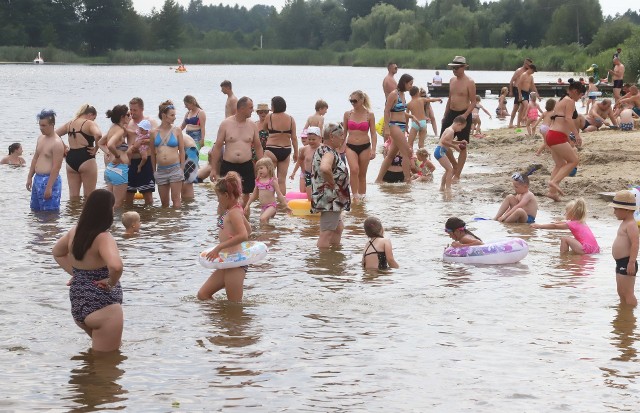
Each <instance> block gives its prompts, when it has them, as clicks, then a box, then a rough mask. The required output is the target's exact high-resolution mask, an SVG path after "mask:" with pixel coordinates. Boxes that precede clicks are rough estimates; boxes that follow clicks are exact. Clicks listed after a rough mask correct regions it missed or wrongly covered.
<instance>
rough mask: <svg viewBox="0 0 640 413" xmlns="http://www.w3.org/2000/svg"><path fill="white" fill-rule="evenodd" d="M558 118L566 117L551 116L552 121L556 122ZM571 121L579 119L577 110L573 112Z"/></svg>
mask: <svg viewBox="0 0 640 413" xmlns="http://www.w3.org/2000/svg"><path fill="white" fill-rule="evenodd" d="M556 118H564V115H551V120H555V119H556ZM571 119H578V111H577V110H576V109H574V110H573V115H571Z"/></svg>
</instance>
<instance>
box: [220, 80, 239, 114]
mask: <svg viewBox="0 0 640 413" xmlns="http://www.w3.org/2000/svg"><path fill="white" fill-rule="evenodd" d="M220 90H221V91H222V93H224V94H225V95H227V103H225V105H224V117H225V118H228V117H229V116H233V115H235V114H236V108H237V106H238V98H237V97H236V95H234V94H233V90H232V88H231V82H230V81H228V80H224V81H223V82H222V83H220Z"/></svg>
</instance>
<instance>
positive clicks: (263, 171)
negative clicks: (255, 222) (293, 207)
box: [244, 158, 289, 224]
mask: <svg viewBox="0 0 640 413" xmlns="http://www.w3.org/2000/svg"><path fill="white" fill-rule="evenodd" d="M256 170H257V175H258V177H257V178H256V187H255V188H254V189H253V192H252V193H251V196H250V197H249V200H248V201H247V205H246V206H245V207H244V212H245V214H246V215H249V208H250V207H251V203H252V202H253V201H255V200H256V199H258V198H260V207H261V208H262V212H261V213H260V223H261V224H268V223H269V220H270V219H271V218H273V217H274V216H275V215H276V212H277V208H278V203H277V202H276V196H277V197H278V200H279V201H280V202H282V203H283V204H284V205H287V200H286V199H285V197H284V195H282V191H280V186H279V185H278V180H277V179H276V178H274V174H275V167H274V166H273V162H272V161H271V159H269V158H262V159H259V160H258V162H256ZM287 209H289V208H288V207H287Z"/></svg>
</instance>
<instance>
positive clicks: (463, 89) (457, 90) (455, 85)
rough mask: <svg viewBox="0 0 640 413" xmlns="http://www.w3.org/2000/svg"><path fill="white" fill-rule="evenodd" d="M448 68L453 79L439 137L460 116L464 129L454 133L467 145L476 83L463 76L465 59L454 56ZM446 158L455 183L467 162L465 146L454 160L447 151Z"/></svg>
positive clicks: (451, 152)
mask: <svg viewBox="0 0 640 413" xmlns="http://www.w3.org/2000/svg"><path fill="white" fill-rule="evenodd" d="M449 67H450V68H451V70H453V74H454V77H452V78H451V80H450V81H449V99H448V100H447V107H446V108H445V110H444V117H443V118H442V126H441V128H440V136H442V132H444V130H445V129H446V128H448V127H449V126H451V125H452V124H453V121H454V119H455V118H456V117H458V116H462V117H464V118H465V119H466V121H467V123H466V125H465V127H464V128H463V129H462V130H461V131H459V132H456V134H455V136H456V138H457V139H458V140H459V141H466V143H467V144H468V143H469V135H470V134H471V121H472V116H471V113H472V112H473V109H474V108H475V107H476V82H474V81H473V79H471V78H470V77H468V76H467V75H466V74H465V72H464V71H465V70H466V68H467V67H469V65H468V64H467V59H465V58H464V56H456V57H455V58H454V59H453V61H452V62H451V63H449ZM446 156H447V158H448V159H449V161H450V162H451V164H452V166H453V171H454V172H453V181H454V182H456V181H457V180H459V179H460V175H461V174H462V169H463V168H464V164H465V162H466V160H467V146H466V145H463V146H462V147H461V148H460V155H458V159H457V160H456V159H455V157H454V154H453V151H447V155H446Z"/></svg>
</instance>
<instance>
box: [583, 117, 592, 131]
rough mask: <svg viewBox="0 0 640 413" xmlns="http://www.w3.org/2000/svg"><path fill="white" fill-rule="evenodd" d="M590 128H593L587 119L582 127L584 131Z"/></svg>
mask: <svg viewBox="0 0 640 413" xmlns="http://www.w3.org/2000/svg"><path fill="white" fill-rule="evenodd" d="M589 126H591V124H590V123H589V121H588V120H587V119H585V120H584V126H583V127H582V130H585V129H587V128H588V127H589Z"/></svg>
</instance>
